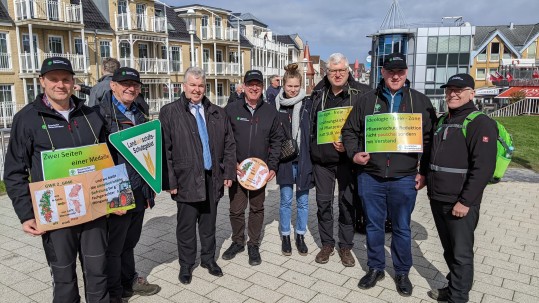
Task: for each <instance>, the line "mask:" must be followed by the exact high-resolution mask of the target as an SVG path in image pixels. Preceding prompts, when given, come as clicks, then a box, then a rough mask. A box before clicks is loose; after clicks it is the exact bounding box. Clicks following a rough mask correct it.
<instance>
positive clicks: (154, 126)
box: [109, 120, 163, 194]
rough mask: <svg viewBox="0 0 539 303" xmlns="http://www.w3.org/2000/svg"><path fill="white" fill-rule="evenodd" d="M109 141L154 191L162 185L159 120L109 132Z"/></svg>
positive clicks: (159, 189) (159, 190)
mask: <svg viewBox="0 0 539 303" xmlns="http://www.w3.org/2000/svg"><path fill="white" fill-rule="evenodd" d="M109 140H110V143H111V144H112V145H113V146H114V147H115V148H116V149H117V150H118V152H120V154H122V156H124V158H125V159H126V160H127V162H129V164H131V166H133V168H134V169H135V170H136V171H137V172H138V173H139V174H140V175H141V177H142V178H143V179H144V180H145V181H146V182H147V183H148V185H150V187H151V188H152V189H153V191H155V192H156V193H158V194H159V193H160V192H161V185H162V175H161V174H162V157H163V155H162V146H161V122H159V120H153V121H150V122H146V123H143V124H140V125H137V126H133V127H130V128H128V129H126V130H122V131H119V132H116V133H114V134H110V136H109Z"/></svg>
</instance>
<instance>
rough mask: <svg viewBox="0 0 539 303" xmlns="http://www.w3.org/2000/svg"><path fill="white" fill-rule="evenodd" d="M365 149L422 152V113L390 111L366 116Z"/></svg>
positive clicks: (367, 150)
mask: <svg viewBox="0 0 539 303" xmlns="http://www.w3.org/2000/svg"><path fill="white" fill-rule="evenodd" d="M365 151H366V152H368V153H381V152H392V153H422V152H423V127H422V116H421V114H404V113H390V114H378V115H370V116H366V117H365Z"/></svg>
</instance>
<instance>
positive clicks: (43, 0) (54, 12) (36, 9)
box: [15, 0, 82, 23]
mask: <svg viewBox="0 0 539 303" xmlns="http://www.w3.org/2000/svg"><path fill="white" fill-rule="evenodd" d="M15 19H16V20H26V19H43V20H49V21H62V22H71V23H81V22H82V5H80V4H70V3H64V2H61V1H57V0H16V1H15Z"/></svg>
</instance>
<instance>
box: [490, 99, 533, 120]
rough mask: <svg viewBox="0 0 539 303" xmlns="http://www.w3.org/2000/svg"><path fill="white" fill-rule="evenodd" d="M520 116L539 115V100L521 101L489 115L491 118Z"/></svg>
mask: <svg viewBox="0 0 539 303" xmlns="http://www.w3.org/2000/svg"><path fill="white" fill-rule="evenodd" d="M520 115H539V99H525V100H520V101H518V102H515V103H513V104H510V105H508V106H506V107H504V108H500V109H498V110H497V111H494V112H492V113H490V114H489V116H491V117H513V116H520Z"/></svg>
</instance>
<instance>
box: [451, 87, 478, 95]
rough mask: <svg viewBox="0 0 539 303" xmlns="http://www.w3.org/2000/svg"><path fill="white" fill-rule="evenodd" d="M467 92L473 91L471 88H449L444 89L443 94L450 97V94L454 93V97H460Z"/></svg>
mask: <svg viewBox="0 0 539 303" xmlns="http://www.w3.org/2000/svg"><path fill="white" fill-rule="evenodd" d="M467 90H473V89H471V88H450V87H446V88H445V94H446V95H451V93H455V95H457V96H460V95H461V94H462V93H463V92H465V91H467Z"/></svg>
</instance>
